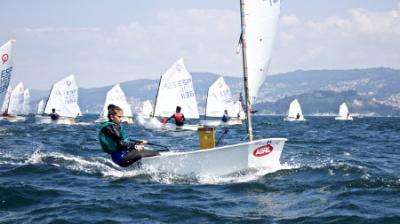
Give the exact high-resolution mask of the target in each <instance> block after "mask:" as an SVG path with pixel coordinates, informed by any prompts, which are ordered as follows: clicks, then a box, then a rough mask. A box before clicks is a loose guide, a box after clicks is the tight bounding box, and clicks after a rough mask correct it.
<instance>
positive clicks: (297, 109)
mask: <svg viewBox="0 0 400 224" xmlns="http://www.w3.org/2000/svg"><path fill="white" fill-rule="evenodd" d="M297 114H299V115H300V117H299V118H297ZM288 117H289V118H296V119H299V120H303V119H304V116H303V112H302V111H301V106H300V103H299V101H298V100H297V99H295V100H293V101H292V102H291V103H290V106H289V112H288Z"/></svg>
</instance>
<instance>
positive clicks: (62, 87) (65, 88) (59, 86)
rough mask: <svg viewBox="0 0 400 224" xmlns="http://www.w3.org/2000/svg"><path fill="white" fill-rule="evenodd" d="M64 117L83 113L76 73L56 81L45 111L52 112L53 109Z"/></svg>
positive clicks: (72, 116)
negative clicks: (80, 105) (79, 103)
mask: <svg viewBox="0 0 400 224" xmlns="http://www.w3.org/2000/svg"><path fill="white" fill-rule="evenodd" d="M53 108H54V109H56V113H58V114H59V115H60V116H63V117H71V118H75V117H76V116H78V115H82V113H81V110H80V108H79V105H78V85H77V84H76V82H75V77H74V75H70V76H68V77H66V78H64V79H63V80H61V81H59V82H57V83H55V84H54V85H53V88H52V89H51V92H50V96H49V99H48V100H47V104H46V107H45V109H44V112H45V113H46V114H50V113H51V110H52V109H53Z"/></svg>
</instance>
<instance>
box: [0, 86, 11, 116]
mask: <svg viewBox="0 0 400 224" xmlns="http://www.w3.org/2000/svg"><path fill="white" fill-rule="evenodd" d="M11 92H12V88H11V86H8V88H7V92H6V95H5V97H4V101H3V105H2V106H1V116H5V115H7V111H8V104H9V103H10V97H11Z"/></svg>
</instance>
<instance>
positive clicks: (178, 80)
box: [154, 58, 199, 118]
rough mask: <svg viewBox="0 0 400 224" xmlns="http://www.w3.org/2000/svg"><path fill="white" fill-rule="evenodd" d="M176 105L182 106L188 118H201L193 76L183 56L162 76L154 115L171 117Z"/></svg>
mask: <svg viewBox="0 0 400 224" xmlns="http://www.w3.org/2000/svg"><path fill="white" fill-rule="evenodd" d="M176 106H180V107H181V108H182V111H181V112H182V113H183V114H184V115H185V117H186V118H199V111H198V109H197V101H196V95H195V93H194V89H193V82H192V76H191V75H190V74H189V72H188V71H187V70H186V68H185V65H184V63H183V59H182V58H181V59H179V60H178V61H177V62H176V63H175V64H174V65H172V66H171V68H170V69H168V71H167V72H165V73H164V74H163V75H162V76H161V80H160V86H159V87H158V93H157V99H156V103H155V110H154V115H155V116H161V117H169V116H171V115H172V114H174V113H175V109H176Z"/></svg>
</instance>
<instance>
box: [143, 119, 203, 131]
mask: <svg viewBox="0 0 400 224" xmlns="http://www.w3.org/2000/svg"><path fill="white" fill-rule="evenodd" d="M137 121H138V124H139V125H142V126H143V127H145V128H147V129H152V130H163V131H197V129H198V125H193V124H185V125H183V126H176V125H175V124H171V123H167V124H163V123H161V122H160V121H159V120H158V119H157V118H154V117H152V118H146V117H143V116H138V117H137Z"/></svg>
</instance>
